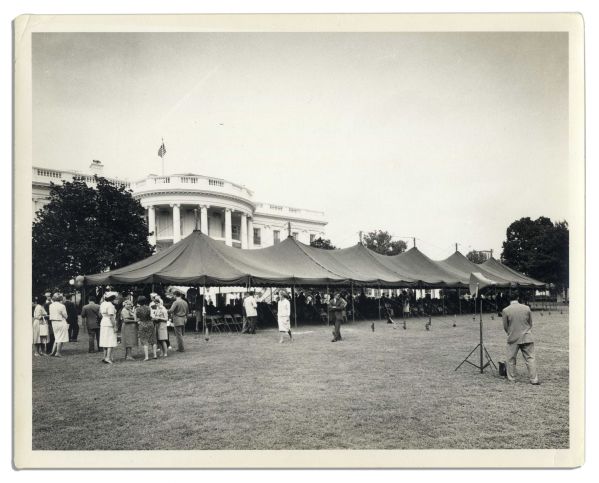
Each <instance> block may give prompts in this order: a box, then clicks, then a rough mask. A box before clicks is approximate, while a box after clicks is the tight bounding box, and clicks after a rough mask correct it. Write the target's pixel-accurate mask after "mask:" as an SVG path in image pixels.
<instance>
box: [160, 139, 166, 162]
mask: <svg viewBox="0 0 599 483" xmlns="http://www.w3.org/2000/svg"><path fill="white" fill-rule="evenodd" d="M165 154H166V147H164V141H163V142H162V144H161V145H160V148H158V156H160V157H161V158H163V157H164V155H165Z"/></svg>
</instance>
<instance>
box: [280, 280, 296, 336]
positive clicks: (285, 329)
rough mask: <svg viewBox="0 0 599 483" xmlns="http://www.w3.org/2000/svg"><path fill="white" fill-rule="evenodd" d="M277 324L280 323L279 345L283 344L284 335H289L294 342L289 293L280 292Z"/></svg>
mask: <svg viewBox="0 0 599 483" xmlns="http://www.w3.org/2000/svg"><path fill="white" fill-rule="evenodd" d="M277 322H278V323H279V335H280V337H279V344H282V343H283V337H284V334H285V333H287V334H289V339H290V340H293V337H292V335H291V304H290V303H289V299H288V297H287V292H285V291H284V290H281V291H280V292H279V303H278V304H277Z"/></svg>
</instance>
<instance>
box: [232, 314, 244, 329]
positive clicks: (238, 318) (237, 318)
mask: <svg viewBox="0 0 599 483" xmlns="http://www.w3.org/2000/svg"><path fill="white" fill-rule="evenodd" d="M233 320H234V321H235V324H236V325H237V326H239V330H240V331H241V330H243V315H241V314H233Z"/></svg>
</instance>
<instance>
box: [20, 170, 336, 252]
mask: <svg viewBox="0 0 599 483" xmlns="http://www.w3.org/2000/svg"><path fill="white" fill-rule="evenodd" d="M102 170H103V166H102V164H101V163H100V162H99V161H94V162H92V164H91V165H90V172H89V173H86V174H82V173H79V172H76V171H59V170H53V169H47V168H37V167H34V168H33V182H32V203H33V214H34V218H35V213H36V212H37V211H38V210H39V209H41V208H42V207H43V206H44V205H45V204H46V203H47V202H48V195H49V191H50V183H51V182H53V183H60V182H62V181H72V180H74V179H80V180H83V181H85V182H86V183H87V184H88V185H90V186H93V184H94V175H95V174H97V175H102ZM106 178H107V179H108V180H110V181H112V182H113V183H116V184H119V185H121V186H125V187H126V188H128V189H130V190H131V191H132V194H133V197H134V198H136V199H137V200H139V202H140V203H141V205H142V206H143V207H144V208H145V209H146V216H147V222H148V230H149V233H150V235H149V241H150V243H151V244H152V245H155V246H156V249H157V250H161V249H163V248H165V247H168V246H170V245H172V244H173V243H177V242H178V241H180V240H181V239H182V238H184V237H186V236H187V235H189V234H190V233H191V232H192V231H193V230H194V229H196V228H197V229H199V230H201V231H202V232H203V233H206V234H208V235H209V236H210V237H212V238H214V239H215V240H219V241H222V242H223V243H225V244H226V245H229V246H232V247H237V248H243V249H247V248H250V249H251V248H262V247H268V246H271V245H274V244H275V243H277V242H279V241H282V240H284V239H285V238H286V237H287V235H288V233H289V230H290V232H291V235H292V236H294V237H295V238H296V239H297V240H298V241H300V242H302V243H306V244H309V243H310V242H311V241H313V240H314V239H316V238H319V237H324V235H325V227H326V225H327V221H326V220H325V215H324V213H323V212H321V211H316V210H308V209H304V208H292V207H289V206H283V205H276V204H271V203H262V202H258V201H255V200H254V194H253V192H252V191H250V190H249V189H248V188H246V187H245V186H243V185H239V184H236V183H233V182H231V181H227V180H224V179H221V178H214V177H209V176H204V175H198V174H191V173H187V174H172V175H168V176H156V175H148V176H147V177H145V178H143V179H141V180H138V181H135V182H130V181H127V180H122V179H116V178H108V177H106Z"/></svg>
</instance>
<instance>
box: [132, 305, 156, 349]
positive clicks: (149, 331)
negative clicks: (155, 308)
mask: <svg viewBox="0 0 599 483" xmlns="http://www.w3.org/2000/svg"><path fill="white" fill-rule="evenodd" d="M135 318H136V319H137V322H138V323H139V331H138V334H139V342H141V345H142V346H143V348H144V355H145V358H144V361H147V360H149V357H148V349H149V346H150V345H151V346H152V350H153V351H154V359H157V356H156V331H155V330H154V322H152V313H151V311H150V307H148V299H147V298H145V297H144V296H143V295H142V296H141V297H138V299H137V309H135Z"/></svg>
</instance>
